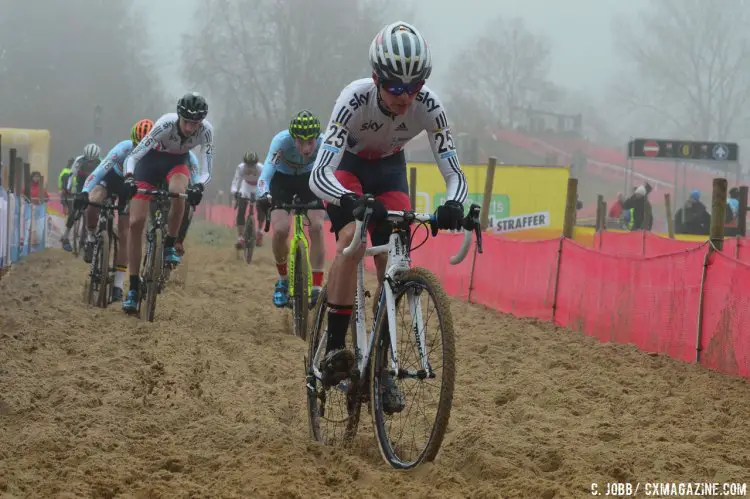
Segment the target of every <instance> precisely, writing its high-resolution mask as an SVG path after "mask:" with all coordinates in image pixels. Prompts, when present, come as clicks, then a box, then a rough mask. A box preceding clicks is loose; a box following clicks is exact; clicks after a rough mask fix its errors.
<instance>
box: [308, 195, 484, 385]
mask: <svg viewBox="0 0 750 499" xmlns="http://www.w3.org/2000/svg"><path fill="white" fill-rule="evenodd" d="M472 209H473V207H472ZM478 209H479V208H478V207H477V208H476V210H475V211H476V214H475V215H476V216H474V217H473V218H476V219H477V222H478ZM368 211H370V212H371V209H370V208H368ZM470 215H474V213H473V212H470ZM388 218H389V219H391V220H394V221H397V222H399V221H400V222H405V221H418V222H429V223H432V224H434V223H436V220H435V217H434V216H433V215H428V214H425V213H414V212H405V211H388ZM367 220H369V213H367V214H366V215H365V221H364V222H362V221H359V220H358V221H357V222H356V227H355V232H354V234H355V235H354V238H353V239H352V242H351V244H350V245H349V246H348V247H347V248H345V249H344V251H343V253H344V255H350V254H352V253H353V252H355V251H356V250H357V249H358V248H359V246H360V245H361V244H363V243H364V242H365V241H366V238H367ZM407 227H408V226H407ZM475 232H476V233H477V234H478V251H479V252H480V253H481V236H480V234H481V232H479V230H478V229H475V228H471V229H467V228H464V229H463V233H464V239H463V243H462V245H461V248H460V249H459V252H458V253H457V254H456V255H454V256H453V257H451V259H450V263H451V264H452V265H457V264H459V263H461V262H462V261H463V259H464V258H465V257H466V255H467V254H468V251H469V247H470V246H471V239H472V235H473V234H474V233H475ZM409 244H410V232H409V229H408V228H406V227H400V228H398V229H397V230H395V231H394V232H393V233H392V234H391V235H390V238H389V241H388V244H383V245H380V246H372V247H370V248H367V249H366V250H365V255H364V256H373V255H380V254H384V253H387V254H388V260H387V263H386V270H385V275H384V278H383V287H382V288H381V290H380V296H378V298H377V300H378V301H377V306H376V308H375V316H374V319H376V318H377V316H378V313H379V312H380V308H381V307H383V306H385V307H386V316H387V319H388V330H389V334H390V350H391V372H392V374H397V375H398V377H399V378H403V377H420V378H421V377H432V376H433V373H432V367H431V366H430V365H429V361H428V359H427V355H426V349H425V334H424V324H423V320H422V309H421V307H420V306H419V305H420V301H419V300H420V298H419V297H415V296H414V295H413V294H410V295H408V296H407V299H408V300H409V309H410V310H412V311H413V313H412V319H413V321H412V332H413V333H414V337H415V340H416V343H417V345H418V350H419V356H420V364H421V367H422V372H412V371H403V370H401V369H400V368H399V359H398V351H397V344H398V343H397V338H396V334H397V333H396V301H395V298H394V288H395V285H394V284H395V282H396V280H397V277H398V274H399V273H401V272H405V271H408V270H409V269H410V268H411V257H410V248H409ZM364 279H365V264H364V258H362V259H360V260H359V262H358V264H357V290H356V295H355V308H354V314H355V316H354V320H355V324H356V331H355V334H356V335H357V347H356V351H355V352H354V354H355V358H356V362H357V368H358V370H359V372H360V373H364V372H366V371H365V370H366V369H367V366H368V364H369V362H370V355H371V353H372V351H373V349H374V346H375V339H376V338H377V334H376V333H377V331H376V327H377V324H376V320H373V324H372V328H371V329H370V331H369V333H368V332H367V330H366V329H365V287H364ZM324 344H325V342H323V341H321V342H319V343H318V348H317V351H316V352H315V359H314V362H313V366H314V368H313V371H314V374H315V376H316V377H317V378H318V379H320V378H321V376H322V374H321V372H320V370H319V368H318V366H319V363H320V359H322V356H323V352H324V351H325V347H324ZM363 346H364V351H362V350H361V349H362V347H363Z"/></svg>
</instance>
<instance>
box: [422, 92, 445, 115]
mask: <svg viewBox="0 0 750 499" xmlns="http://www.w3.org/2000/svg"><path fill="white" fill-rule="evenodd" d="M417 100H418V101H419V102H421V103H423V104H424V105H425V106H427V112H428V113H431V112H433V111H434V110H435V109H437V108H439V107H440V104H437V103H436V102H435V99H434V98H432V97H430V92H419V93H418V94H417Z"/></svg>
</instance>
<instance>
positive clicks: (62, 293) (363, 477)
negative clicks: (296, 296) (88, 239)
mask: <svg viewBox="0 0 750 499" xmlns="http://www.w3.org/2000/svg"><path fill="white" fill-rule="evenodd" d="M227 236H228V232H227V231H225V230H224V229H211V231H209V232H207V230H206V226H202V228H201V226H200V225H199V226H197V228H196V229H195V230H194V235H193V237H192V238H191V240H189V244H188V256H187V261H186V264H185V265H184V266H183V268H182V269H181V270H180V272H181V273H182V274H183V277H184V276H186V280H185V283H184V286H180V285H179V276H178V282H177V283H176V284H175V285H171V287H170V288H169V290H168V291H167V292H166V293H165V294H164V295H162V296H161V297H160V299H159V303H158V306H159V308H158V310H157V320H156V321H155V322H154V323H152V324H147V323H144V322H141V321H138V320H136V319H133V318H129V317H126V316H124V315H123V314H122V312H121V311H120V310H119V308H118V307H114V308H110V309H107V310H98V309H91V308H87V307H85V306H83V305H82V304H81V289H82V287H81V283H82V279H83V276H84V273H85V271H86V266H85V264H84V263H83V262H82V261H81V260H74V259H73V257H72V256H71V255H69V254H66V253H64V252H62V251H61V250H54V249H53V250H48V251H46V252H44V253H41V254H35V255H33V256H31V257H30V258H29V259H28V260H27V261H25V262H23V263H22V264H19V265H18V266H16V267H15V268H14V269H13V270H12V272H11V273H10V275H9V276H7V277H6V278H4V279H3V280H2V281H0V496H1V497H139V498H156V497H280V498H281V497H283V498H296V497H298V498H302V497H423V498H438V497H446V498H448V497H449V498H457V497H472V498H494V497H506V498H507V497H530V498H553V497H590V492H589V487H590V484H591V483H592V482H596V483H598V484H599V485H600V487H604V484H605V482H622V481H632V482H634V483H635V482H638V481H640V482H642V483H643V482H645V481H647V480H648V481H653V480H660V481H699V480H700V481H710V482H728V481H735V482H746V483H750V451H749V450H748V449H750V417H748V414H750V387H748V384H747V383H746V382H745V381H743V380H740V379H732V378H729V377H726V376H723V375H720V374H717V373H712V372H709V371H707V370H704V369H702V368H699V367H697V366H693V365H687V364H682V363H678V362H676V361H672V360H670V359H668V358H664V357H659V356H650V355H647V354H643V353H640V352H638V351H636V350H635V349H632V348H630V347H624V346H614V345H603V344H599V343H597V342H595V341H594V340H591V339H589V338H586V337H583V336H581V335H579V334H574V333H570V332H567V331H564V330H560V329H557V328H554V327H552V326H549V325H546V324H542V323H538V322H536V321H530V320H519V319H516V318H513V317H510V316H506V315H501V314H497V313H494V312H492V311H490V310H486V309H483V308H480V307H476V306H471V305H467V304H465V303H461V302H457V301H455V302H452V310H453V316H454V322H455V326H456V342H457V372H458V374H457V380H456V392H455V397H454V402H453V412H452V415H451V420H450V427H449V430H448V434H447V436H446V438H445V441H444V444H443V448H442V450H441V452H440V454H438V458H437V460H436V461H435V462H433V463H428V464H426V465H424V466H422V467H420V468H418V469H417V470H415V471H412V472H396V471H393V470H391V469H390V467H389V466H387V465H386V464H385V463H384V462H383V461H382V459H381V458H380V455H379V453H378V450H377V445H376V443H375V440H374V437H373V436H372V432H371V430H365V429H362V430H361V431H360V435H362V437H361V438H362V440H363V441H364V442H365V443H368V442H369V444H370V445H361V446H358V447H355V448H353V449H350V450H341V449H331V448H327V447H321V446H319V445H316V444H313V443H312V442H311V441H310V439H309V436H308V429H307V413H306V405H305V399H304V388H303V386H304V382H303V360H302V358H303V355H304V354H305V344H304V343H303V342H302V341H301V340H299V339H296V338H295V337H293V336H291V335H289V334H288V332H287V331H288V321H287V315H288V314H289V312H288V311H279V310H276V309H274V308H273V307H272V305H271V294H272V286H273V281H274V277H275V276H274V268H273V266H272V260H271V256H270V248H269V247H268V246H266V247H264V248H262V250H260V253H259V256H258V258H257V262H256V263H254V264H253V265H252V266H247V265H246V264H244V263H242V262H240V261H238V260H236V258H235V253H234V250H233V249H232V248H231V239H228V238H227ZM363 414H364V415H365V418H366V412H364V413H363ZM641 490H643V489H641ZM641 495H642V496H643V494H642V493H641Z"/></svg>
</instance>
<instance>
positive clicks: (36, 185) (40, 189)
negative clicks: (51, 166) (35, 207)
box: [29, 171, 49, 204]
mask: <svg viewBox="0 0 750 499" xmlns="http://www.w3.org/2000/svg"><path fill="white" fill-rule="evenodd" d="M29 198H30V199H31V202H32V203H33V204H41V203H44V202H46V201H47V200H48V199H49V196H48V195H47V191H46V190H45V189H44V186H43V185H42V174H41V173H39V172H38V171H33V172H31V185H29Z"/></svg>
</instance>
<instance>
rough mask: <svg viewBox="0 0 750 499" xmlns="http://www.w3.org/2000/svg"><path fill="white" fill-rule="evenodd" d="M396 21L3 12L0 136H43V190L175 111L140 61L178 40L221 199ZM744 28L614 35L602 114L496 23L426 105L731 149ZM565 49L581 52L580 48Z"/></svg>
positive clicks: (669, 21) (507, 25) (105, 6)
mask: <svg viewBox="0 0 750 499" xmlns="http://www.w3.org/2000/svg"><path fill="white" fill-rule="evenodd" d="M394 7H398V8H397V9H395V8H394ZM396 10H397V11H398V12H400V14H399V15H398V17H399V18H401V19H403V20H407V21H411V22H413V23H414V24H415V25H417V26H418V27H420V26H421V21H420V16H419V12H418V11H415V12H411V13H409V12H405V11H404V8H403V5H401V4H398V3H397V2H396V0H381V1H378V0H326V1H325V2H290V1H286V0H254V1H252V2H250V1H243V0H206V1H205V2H203V3H202V4H201V6H200V8H198V9H196V11H195V14H194V15H195V19H194V25H193V26H191V27H190V29H189V31H187V32H185V33H183V34H181V30H180V28H179V27H174V28H173V29H172V28H169V29H166V28H165V29H163V30H161V31H159V32H158V33H157V34H154V35H152V36H148V33H146V29H147V25H150V23H155V22H156V20H152V19H149V20H142V19H141V20H139V19H138V18H136V17H135V12H133V8H132V4H130V3H129V2H127V3H126V2H124V1H123V0H108V1H106V2H101V1H96V0H66V1H65V2H48V3H45V4H44V8H39V6H38V5H37V4H36V2H20V1H16V0H0V126H8V127H28V128H45V129H49V130H50V131H51V134H52V137H53V144H52V146H53V147H52V157H51V161H50V172H51V173H52V174H53V175H54V174H56V173H57V172H58V171H59V168H60V167H61V166H62V165H63V164H64V162H65V160H66V159H67V158H68V157H70V156H73V155H76V154H79V153H80V151H81V150H82V148H83V146H84V145H85V144H86V143H87V142H89V141H92V140H95V139H96V140H99V141H100V146H101V147H102V149H103V150H104V151H105V152H106V151H107V150H109V148H111V147H112V146H113V145H114V144H115V143H116V142H118V141H120V140H122V139H124V138H125V137H127V135H128V132H129V129H130V126H131V125H132V123H134V122H135V121H136V120H137V119H140V118H142V117H151V118H152V119H156V118H158V117H159V116H161V115H162V114H164V113H166V112H171V111H173V109H174V106H175V101H176V99H177V98H178V97H179V96H178V95H165V93H164V91H163V89H162V87H161V82H160V80H159V78H158V77H157V74H158V73H157V72H156V69H158V68H156V66H155V65H154V64H153V63H152V62H151V57H152V56H153V55H154V54H155V53H156V52H157V51H158V49H159V47H160V45H159V41H160V40H159V37H173V36H174V37H177V36H183V38H182V44H181V45H182V53H181V54H180V53H178V54H174V55H173V57H176V58H179V59H180V60H181V63H182V72H181V74H175V75H174V77H175V78H177V79H179V78H181V79H182V81H184V87H185V90H186V91H187V90H197V91H199V92H201V93H203V94H204V95H206V97H207V99H208V102H209V107H210V111H209V120H211V121H212V123H213V125H214V127H215V129H216V140H217V144H216V146H217V147H216V163H215V165H216V166H215V174H214V179H215V180H214V182H215V185H214V186H213V187H214V188H215V189H224V190H226V189H227V188H228V184H229V181H230V179H231V177H232V175H233V169H234V166H236V165H237V163H239V161H240V159H241V157H242V154H243V152H244V151H246V150H248V149H254V150H256V151H257V152H258V153H259V154H260V155H261V157H262V156H264V155H265V153H266V152H267V148H268V144H269V142H270V139H271V138H272V136H273V135H274V134H275V133H276V132H278V131H279V130H281V129H283V128H285V127H286V126H287V125H288V123H289V120H290V119H291V117H292V116H293V115H294V113H296V112H297V111H299V110H300V109H303V108H307V109H310V110H312V111H313V112H315V113H317V114H318V115H319V116H320V117H321V120H322V121H324V122H325V121H326V120H327V119H328V118H329V114H330V112H331V109H332V107H333V103H334V100H335V99H336V97H337V96H338V94H339V92H340V91H341V89H342V88H343V86H344V85H346V84H347V83H349V82H350V81H352V80H354V79H356V78H360V77H367V76H369V75H370V73H371V71H370V69H369V67H368V59H367V52H368V48H369V44H370V42H371V40H372V38H373V36H374V35H375V33H377V31H378V30H379V29H380V28H381V27H382V26H383V25H385V24H386V23H387V22H391V21H393V20H394V19H392V18H390V17H386V15H385V13H386V12H394V11H396ZM138 14H139V15H141V16H142V15H143V14H144V12H140V13H138ZM479 14H481V13H479ZM478 19H480V20H481V19H483V18H482V16H481V15H479V17H478ZM165 21H168V20H165ZM749 21H750V2H748V1H745V0H736V1H733V2H727V5H726V6H724V7H723V8H721V9H717V8H715V6H714V8H712V2H707V1H704V0H654V1H653V2H652V4H651V6H650V8H648V9H647V10H644V11H642V12H636V13H633V14H631V15H629V17H628V18H621V19H620V18H618V19H613V20H611V22H612V24H613V30H614V31H615V35H616V41H617V52H616V54H615V56H616V57H617V58H618V61H621V63H620V67H621V74H618V75H617V77H616V78H615V79H614V81H613V82H612V85H611V86H610V88H609V91H608V92H607V93H606V97H605V98H603V99H597V98H595V97H593V95H592V92H591V90H592V89H590V88H565V87H563V86H562V85H559V84H558V83H556V82H555V81H553V79H552V77H551V71H550V68H551V63H552V61H553V60H554V57H555V47H553V46H552V44H551V42H550V40H549V39H548V38H547V37H546V36H545V34H544V33H538V32H534V31H533V30H532V29H531V28H530V27H529V26H528V25H527V24H526V23H525V22H524V21H523V20H520V19H516V18H513V17H512V16H506V17H500V18H497V19H494V20H491V22H487V23H486V24H484V23H482V22H478V23H477V25H478V26H482V25H484V26H486V28H484V30H483V31H482V30H479V31H478V34H477V36H476V37H475V38H474V39H473V40H470V41H469V42H468V43H467V44H466V46H465V47H459V48H457V54H456V55H455V56H454V58H453V60H451V61H450V63H448V64H446V65H445V67H440V66H436V67H435V68H434V71H433V75H438V74H440V75H441V76H447V78H443V81H447V83H445V84H443V85H439V86H436V88H435V90H436V91H437V92H438V94H439V95H440V96H441V97H442V99H443V100H444V101H445V103H446V106H447V107H448V110H449V115H450V117H451V120H452V122H453V127H454V129H456V130H457V131H458V132H459V133H460V132H468V133H470V134H474V135H481V134H485V135H486V134H487V133H488V132H489V131H491V130H492V129H493V128H499V127H510V126H517V124H518V118H519V116H518V114H519V111H518V109H519V108H524V107H528V106H531V107H533V108H536V109H542V110H547V111H553V112H562V113H572V114H574V113H582V114H583V121H584V134H585V135H586V136H588V138H589V139H591V140H592V141H594V142H597V143H608V144H610V145H613V146H617V147H621V146H622V144H624V143H625V141H626V140H627V138H628V136H630V135H658V136H661V137H664V136H682V137H689V138H696V139H715V140H719V139H721V140H737V141H741V142H742V141H744V140H746V139H747V138H748V136H749V135H750V105H748V104H750V103H749V102H748V99H750V45H748V34H747V30H745V29H744V27H745V26H747V25H749ZM603 22H610V21H607V20H603ZM475 28H476V26H472V27H471V29H475ZM461 29H464V28H462V27H460V26H457V27H456V30H461ZM422 30H423V31H424V30H425V28H424V27H422ZM450 35H451V33H444V34H443V35H442V36H450ZM571 36H575V37H576V38H580V39H583V40H585V33H575V34H571ZM429 42H430V40H429V39H428V43H429ZM584 43H590V44H597V43H599V41H598V40H590V41H588V42H584ZM581 53H582V54H584V53H585V51H584V50H583V47H582V51H581ZM162 56H163V54H162ZM582 56H583V55H582ZM598 70H599V69H598V68H596V67H591V68H590V71H591V72H592V74H593V73H595V72H596V71H598ZM96 105H101V106H102V120H101V125H102V128H101V136H100V137H97V136H95V130H94V123H93V115H94V107H95V106H96Z"/></svg>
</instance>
